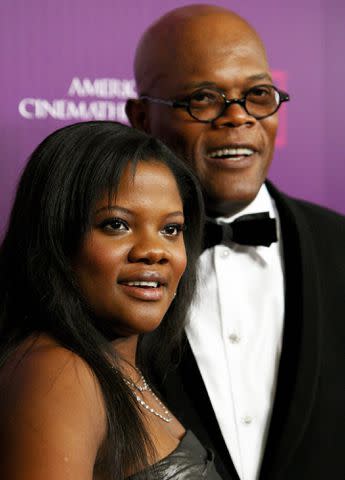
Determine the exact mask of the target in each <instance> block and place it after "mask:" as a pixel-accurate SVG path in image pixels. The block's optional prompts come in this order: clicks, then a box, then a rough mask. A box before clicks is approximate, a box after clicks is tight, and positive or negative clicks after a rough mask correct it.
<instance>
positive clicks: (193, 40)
mask: <svg viewBox="0 0 345 480" xmlns="http://www.w3.org/2000/svg"><path fill="white" fill-rule="evenodd" d="M223 29H224V30H226V32H227V36H230V40H232V41H233V43H234V44H238V43H243V44H244V45H245V44H246V43H247V42H248V41H251V42H255V43H256V45H257V48H258V50H259V51H260V54H261V55H263V56H264V57H265V59H266V52H265V48H264V46H263V44H262V41H261V39H260V37H259V36H258V34H257V33H256V31H255V30H254V29H253V27H251V25H249V23H248V22H247V21H246V20H244V19H243V18H242V17H240V16H239V15H237V14H236V13H234V12H232V11H230V10H227V9H226V8H223V7H218V6H214V5H204V4H196V5H189V6H185V7H181V8H177V9H175V10H172V11H170V12H168V13H167V14H165V15H163V16H162V17H161V18H159V19H158V20H157V21H156V22H155V23H154V24H152V25H151V26H150V27H149V28H148V29H147V30H146V31H145V32H144V34H143V35H142V37H141V40H140V42H139V44H138V47H137V49H136V54H135V61H134V73H135V79H136V84H137V89H138V93H139V94H153V92H154V90H155V85H156V84H157V83H158V82H159V81H161V80H164V78H165V77H166V76H169V75H170V74H171V66H172V65H177V64H179V63H180V62H179V61H180V60H183V59H184V57H186V56H187V57H190V55H192V54H193V51H194V53H195V54H196V55H198V53H199V51H200V46H201V50H202V49H203V47H205V46H206V47H207V45H210V48H211V45H212V44H213V42H212V41H211V42H209V40H212V39H213V40H215V39H214V37H215V35H216V36H220V35H221V33H222V30H223ZM230 46H231V45H230ZM223 53H224V52H223V51H222V45H221V44H217V49H216V50H214V49H213V54H214V55H220V56H221V55H223ZM186 60H187V61H188V58H187V59H186ZM199 60H200V62H202V58H200V59H199ZM183 63H185V62H183Z"/></svg>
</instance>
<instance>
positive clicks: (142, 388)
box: [124, 368, 172, 423]
mask: <svg viewBox="0 0 345 480" xmlns="http://www.w3.org/2000/svg"><path fill="white" fill-rule="evenodd" d="M135 370H136V371H137V373H138V375H139V376H140V380H141V383H142V385H138V384H136V383H134V382H133V381H131V380H127V378H124V381H125V382H126V383H127V385H128V386H129V387H131V389H132V391H133V395H134V398H135V399H136V400H137V402H138V403H140V405H142V406H143V407H144V408H146V410H147V411H149V412H150V413H153V415H156V417H158V418H160V419H161V420H163V421H164V422H167V423H170V422H171V420H172V415H171V413H170V412H169V410H168V409H167V408H166V407H165V405H163V403H162V402H161V401H160V400H159V398H158V397H157V395H156V394H155V393H154V392H153V391H152V389H151V387H150V386H149V384H148V383H147V381H146V379H145V377H144V375H143V374H142V373H141V371H140V370H139V369H138V368H135ZM135 390H138V391H139V392H140V393H142V392H150V394H151V395H152V397H153V398H154V399H155V400H156V402H157V403H158V405H159V406H160V407H161V409H162V410H163V413H164V414H161V413H159V412H157V410H155V409H154V408H153V407H151V406H150V405H149V404H148V403H146V402H145V400H143V399H142V398H141V397H140V396H139V395H138V394H137V393H136V392H135Z"/></svg>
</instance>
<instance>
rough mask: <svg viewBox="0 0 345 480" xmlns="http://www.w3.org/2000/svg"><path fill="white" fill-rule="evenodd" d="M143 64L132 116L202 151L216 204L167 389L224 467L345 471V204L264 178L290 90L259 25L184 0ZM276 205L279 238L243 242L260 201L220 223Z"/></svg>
mask: <svg viewBox="0 0 345 480" xmlns="http://www.w3.org/2000/svg"><path fill="white" fill-rule="evenodd" d="M135 76H136V82H137V89H138V93H139V99H136V100H134V99H131V100H129V101H128V103H127V115H128V117H129V119H130V121H131V123H132V125H133V126H135V127H137V128H140V129H143V130H145V131H147V132H149V133H151V134H153V135H154V136H157V137H159V138H160V139H161V140H163V141H165V142H166V143H167V144H168V145H169V146H170V147H171V148H172V149H173V150H175V152H176V153H178V154H179V155H180V156H181V157H182V158H183V159H184V160H185V161H186V162H187V163H189V164H190V165H191V167H192V168H193V169H194V171H195V172H196V174H197V176H198V177H199V180H200V182H201V184H202V186H203V189H204V194H205V200H206V209H207V214H208V217H209V218H210V221H209V224H208V226H207V232H211V233H209V234H208V235H210V236H208V237H207V238H206V243H205V247H206V249H205V251H204V252H203V254H202V255H201V258H200V291H199V296H198V299H197V300H196V301H195V304H194V305H193V308H192V311H191V318H190V322H189V324H188V326H187V330H186V333H187V338H188V341H187V344H186V348H185V351H184V354H183V359H182V363H181V364H180V366H179V367H178V370H177V371H176V372H175V373H172V374H171V375H169V376H168V378H167V379H166V381H165V382H164V384H163V386H162V388H163V391H164V393H165V394H166V396H167V400H168V403H169V404H170V406H171V408H172V409H173V410H174V411H175V412H176V413H177V415H179V416H180V417H181V420H182V421H183V422H184V424H185V425H186V426H187V427H190V428H191V429H192V430H193V431H194V432H195V433H196V434H197V435H198V436H199V438H200V440H201V441H202V442H203V443H204V444H205V445H209V446H210V447H211V448H212V449H213V450H215V452H216V454H217V457H218V469H219V472H220V474H221V475H222V476H223V478H225V479H239V478H240V479H241V480H257V479H260V480H276V479H279V480H302V479H303V480H306V479H312V480H318V479H320V480H321V479H325V478H326V477H327V478H344V477H345V460H344V458H345V456H344V454H343V450H344V446H345V422H344V419H345V414H344V405H345V382H344V374H343V371H344V363H345V356H344V344H345V343H344V342H345V338H344V331H345V328H344V311H345V295H344V287H345V261H344V245H345V219H344V218H343V217H341V216H340V215H337V214H335V213H333V212H330V211H327V210H325V209H322V208H321V207H317V206H315V205H311V204H309V203H307V202H302V201H297V200H295V199H291V198H289V197H287V196H286V195H284V194H282V193H281V192H279V191H278V190H277V189H276V188H275V187H274V186H273V185H272V184H270V183H269V182H266V176H267V173H268V169H269V166H270V163H271V160H272V157H273V152H274V142H275V137H276V131H277V126H278V118H277V113H276V112H277V110H278V108H279V106H280V105H281V103H282V102H283V101H287V100H288V95H287V94H285V93H284V92H279V91H278V90H277V89H275V87H274V86H273V84H272V79H271V74H270V70H269V66H268V62H267V58H266V53H265V49H264V46H263V45H262V42H261V40H260V39H259V37H258V35H257V33H256V32H255V31H254V30H253V28H252V27H251V26H250V25H248V23H247V22H246V21H245V20H243V19H242V18H240V17H239V16H237V15H236V14H234V13H232V12H230V11H228V10H226V9H223V8H220V7H216V6H207V5H192V6H188V7H183V8H179V9H176V10H173V11H172V12H169V13H168V14H166V15H165V16H163V17H162V18H161V19H159V20H158V22H156V23H155V24H154V25H152V26H151V27H150V28H149V29H148V30H147V31H146V32H145V34H144V35H143V37H142V38H141V41H140V43H139V45H138V48H137V52H136V58H135ZM262 212H268V214H269V218H266V217H267V213H265V214H264V216H263V218H261V217H260V220H259V223H255V222H256V221H257V217H249V219H252V220H253V219H255V220H254V235H258V232H259V233H260V234H261V233H262V232H263V231H264V229H263V227H261V226H260V227H258V225H261V224H265V225H266V227H267V232H268V233H267V235H268V237H267V238H266V237H265V235H264V237H265V238H263V239H262V238H261V239H257V238H256V239H254V240H253V239H249V240H248V239H246V235H247V234H246V233H245V238H244V239H243V234H242V239H241V238H239V239H238V242H239V243H236V238H235V236H234V235H235V231H236V228H237V227H238V226H239V223H241V222H242V225H243V223H246V221H248V217H245V218H242V219H241V220H238V221H237V224H232V226H231V227H230V229H228V230H226V228H225V227H224V228H221V227H219V226H218V227H217V224H218V225H219V224H220V225H222V224H224V223H228V224H229V223H230V222H232V221H234V220H236V219H237V218H239V217H242V216H243V215H252V214H257V213H262ZM265 216H266V217H265ZM272 219H275V220H272ZM272 222H273V223H274V222H276V227H275V226H274V227H273V230H274V232H273V234H272ZM249 224H250V222H249V223H247V225H249ZM255 227H256V228H255ZM212 232H213V233H212ZM275 233H277V237H278V238H275ZM240 236H241V234H240ZM215 237H218V240H220V242H221V243H220V244H218V245H214V243H215V241H214V238H215ZM276 240H278V241H276Z"/></svg>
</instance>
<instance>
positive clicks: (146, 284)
mask: <svg viewBox="0 0 345 480" xmlns="http://www.w3.org/2000/svg"><path fill="white" fill-rule="evenodd" d="M126 285H129V286H130V287H152V288H157V287H158V286H159V283H158V282H137V281H135V282H126Z"/></svg>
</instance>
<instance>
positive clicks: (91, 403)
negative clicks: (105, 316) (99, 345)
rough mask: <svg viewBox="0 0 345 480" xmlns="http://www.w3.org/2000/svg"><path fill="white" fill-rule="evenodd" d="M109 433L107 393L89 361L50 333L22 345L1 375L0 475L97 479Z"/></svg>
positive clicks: (7, 476) (9, 476) (53, 478)
mask: <svg viewBox="0 0 345 480" xmlns="http://www.w3.org/2000/svg"><path fill="white" fill-rule="evenodd" d="M105 432H106V412H105V408H104V403H103V397H102V394H101V390H100V386H99V383H98V381H97V379H96V377H95V375H94V373H93V372H92V370H91V368H90V367H89V366H88V365H87V363H86V362H85V361H84V360H83V359H81V358H80V357H79V356H78V355H76V354H74V353H72V352H71V351H69V350H67V349H65V348H63V347H61V346H59V345H58V344H57V343H56V342H55V341H54V340H52V339H51V338H49V337H47V336H42V335H41V336H40V337H39V338H37V339H35V340H34V339H28V340H27V341H25V342H24V343H23V344H21V345H20V346H19V348H18V349H17V351H16V352H15V353H14V354H13V355H12V356H11V358H10V359H9V361H8V362H7V363H6V365H5V366H4V367H3V369H2V371H1V375H0V437H2V438H1V443H2V444H5V445H6V448H5V449H4V450H2V452H1V453H0V457H3V458H2V459H0V460H1V461H0V465H5V467H0V473H1V468H5V472H6V475H5V476H4V475H0V477H1V478H8V479H11V478H12V477H13V478H18V479H21V478H23V479H24V478H25V479H28V480H29V479H31V478H35V479H37V480H39V479H41V478H42V479H43V478H50V479H51V480H55V478H56V479H59V480H60V479H61V480H63V479H65V478H66V479H67V478H68V479H69V478H75V479H76V480H77V479H79V478H83V479H84V478H85V479H89V478H90V479H92V469H93V465H94V461H95V458H96V455H97V452H98V449H99V447H100V445H101V443H102V441H103V439H104V436H105ZM6 469H7V470H6ZM5 472H4V473H5ZM21 475H22V476H21ZM30 475H31V476H30Z"/></svg>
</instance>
